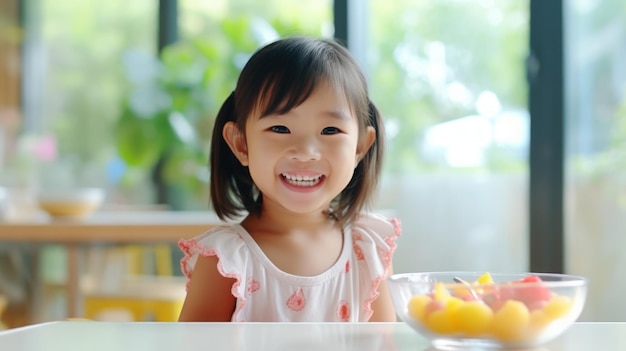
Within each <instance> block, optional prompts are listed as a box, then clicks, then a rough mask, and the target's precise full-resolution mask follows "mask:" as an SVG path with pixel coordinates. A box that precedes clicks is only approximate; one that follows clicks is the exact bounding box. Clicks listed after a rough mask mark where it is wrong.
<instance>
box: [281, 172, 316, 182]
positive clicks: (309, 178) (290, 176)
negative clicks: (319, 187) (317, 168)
mask: <svg viewBox="0 0 626 351" xmlns="http://www.w3.org/2000/svg"><path fill="white" fill-rule="evenodd" d="M283 177H285V178H287V180H293V181H298V182H301V181H313V180H318V179H320V178H321V177H322V176H321V175H316V176H306V175H305V176H303V175H293V174H286V173H283Z"/></svg>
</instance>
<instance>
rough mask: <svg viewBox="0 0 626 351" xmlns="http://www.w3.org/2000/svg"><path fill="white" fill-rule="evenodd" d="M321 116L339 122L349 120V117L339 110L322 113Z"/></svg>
mask: <svg viewBox="0 0 626 351" xmlns="http://www.w3.org/2000/svg"><path fill="white" fill-rule="evenodd" d="M322 115H324V116H329V117H333V118H336V119H339V120H350V115H348V114H346V113H344V112H343V111H341V110H329V111H323V112H322Z"/></svg>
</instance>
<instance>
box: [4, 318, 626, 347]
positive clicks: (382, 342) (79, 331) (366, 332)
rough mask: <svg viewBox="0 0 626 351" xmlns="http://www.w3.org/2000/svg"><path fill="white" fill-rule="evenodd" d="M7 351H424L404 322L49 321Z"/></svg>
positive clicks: (620, 338)
mask: <svg viewBox="0 0 626 351" xmlns="http://www.w3.org/2000/svg"><path fill="white" fill-rule="evenodd" d="M0 350H12V351H27V350H28V351H39V350H42V351H43V350H45V351H57V350H58V351H73V350H77V351H78V350H80V351H83V350H89V351H99V350H103V351H104V350H106V351H113V350H115V351H124V350H128V351H144V350H145V351H173V350H228V351H262V350H272V351H273V350H276V351H280V350H285V351H295V350H297V351H306V350H323V351H339V350H341V351H348V350H355V351H357V350H358V351H384V350H394V351H405V350H406V351H425V350H435V349H434V348H432V347H431V346H430V344H429V342H428V341H427V340H426V339H424V338H423V337H421V336H420V335H418V334H417V333H415V332H414V331H413V330H412V329H410V328H409V327H408V326H407V325H406V324H404V323H152V322H150V323H149V322H135V323H113V322H89V321H87V322H82V321H81V322H76V321H63V322H50V323H44V324H37V325H32V326H27V327H22V328H17V329H12V330H8V331H5V332H0ZM530 350H536V351H590V350H626V323H575V324H574V325H573V326H572V327H571V328H570V329H569V330H567V331H566V332H565V334H563V335H561V336H560V337H558V338H557V339H555V340H553V341H551V342H549V343H547V344H545V345H542V346H540V347H537V348H534V349H530Z"/></svg>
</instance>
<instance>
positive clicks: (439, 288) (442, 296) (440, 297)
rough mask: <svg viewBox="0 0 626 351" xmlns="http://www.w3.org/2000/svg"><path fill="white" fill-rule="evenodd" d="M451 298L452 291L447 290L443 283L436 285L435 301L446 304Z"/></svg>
mask: <svg viewBox="0 0 626 351" xmlns="http://www.w3.org/2000/svg"><path fill="white" fill-rule="evenodd" d="M451 296H452V295H450V291H448V288H446V286H445V285H444V284H443V283H435V293H434V297H435V300H437V301H442V302H445V301H446V300H447V299H449V298H450V297H451Z"/></svg>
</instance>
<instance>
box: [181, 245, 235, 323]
mask: <svg viewBox="0 0 626 351" xmlns="http://www.w3.org/2000/svg"><path fill="white" fill-rule="evenodd" d="M178 247H180V249H181V250H182V252H183V254H184V256H183V258H181V260H180V269H181V271H182V272H183V274H184V275H185V277H187V283H186V284H185V287H186V288H189V281H190V279H191V275H192V273H193V268H190V267H189V260H191V258H192V257H193V256H194V255H195V254H198V255H200V256H205V257H206V256H216V257H217V271H218V272H219V273H220V275H222V276H223V277H225V278H231V279H235V282H234V283H233V286H232V288H231V289H230V293H231V294H232V295H233V296H234V297H235V298H236V299H237V300H238V301H239V302H240V303H239V304H238V307H237V309H236V310H235V312H234V313H233V318H232V320H233V321H234V320H235V316H237V314H239V312H240V311H241V310H242V309H243V308H244V307H245V305H246V302H247V300H246V298H245V296H242V295H241V294H240V293H239V285H240V284H241V276H240V275H239V274H235V273H228V272H226V271H225V270H224V268H223V267H222V261H221V259H220V253H219V251H218V250H216V249H209V248H206V247H204V246H203V245H202V244H200V243H199V242H198V241H197V240H195V239H181V240H179V241H178Z"/></svg>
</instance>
